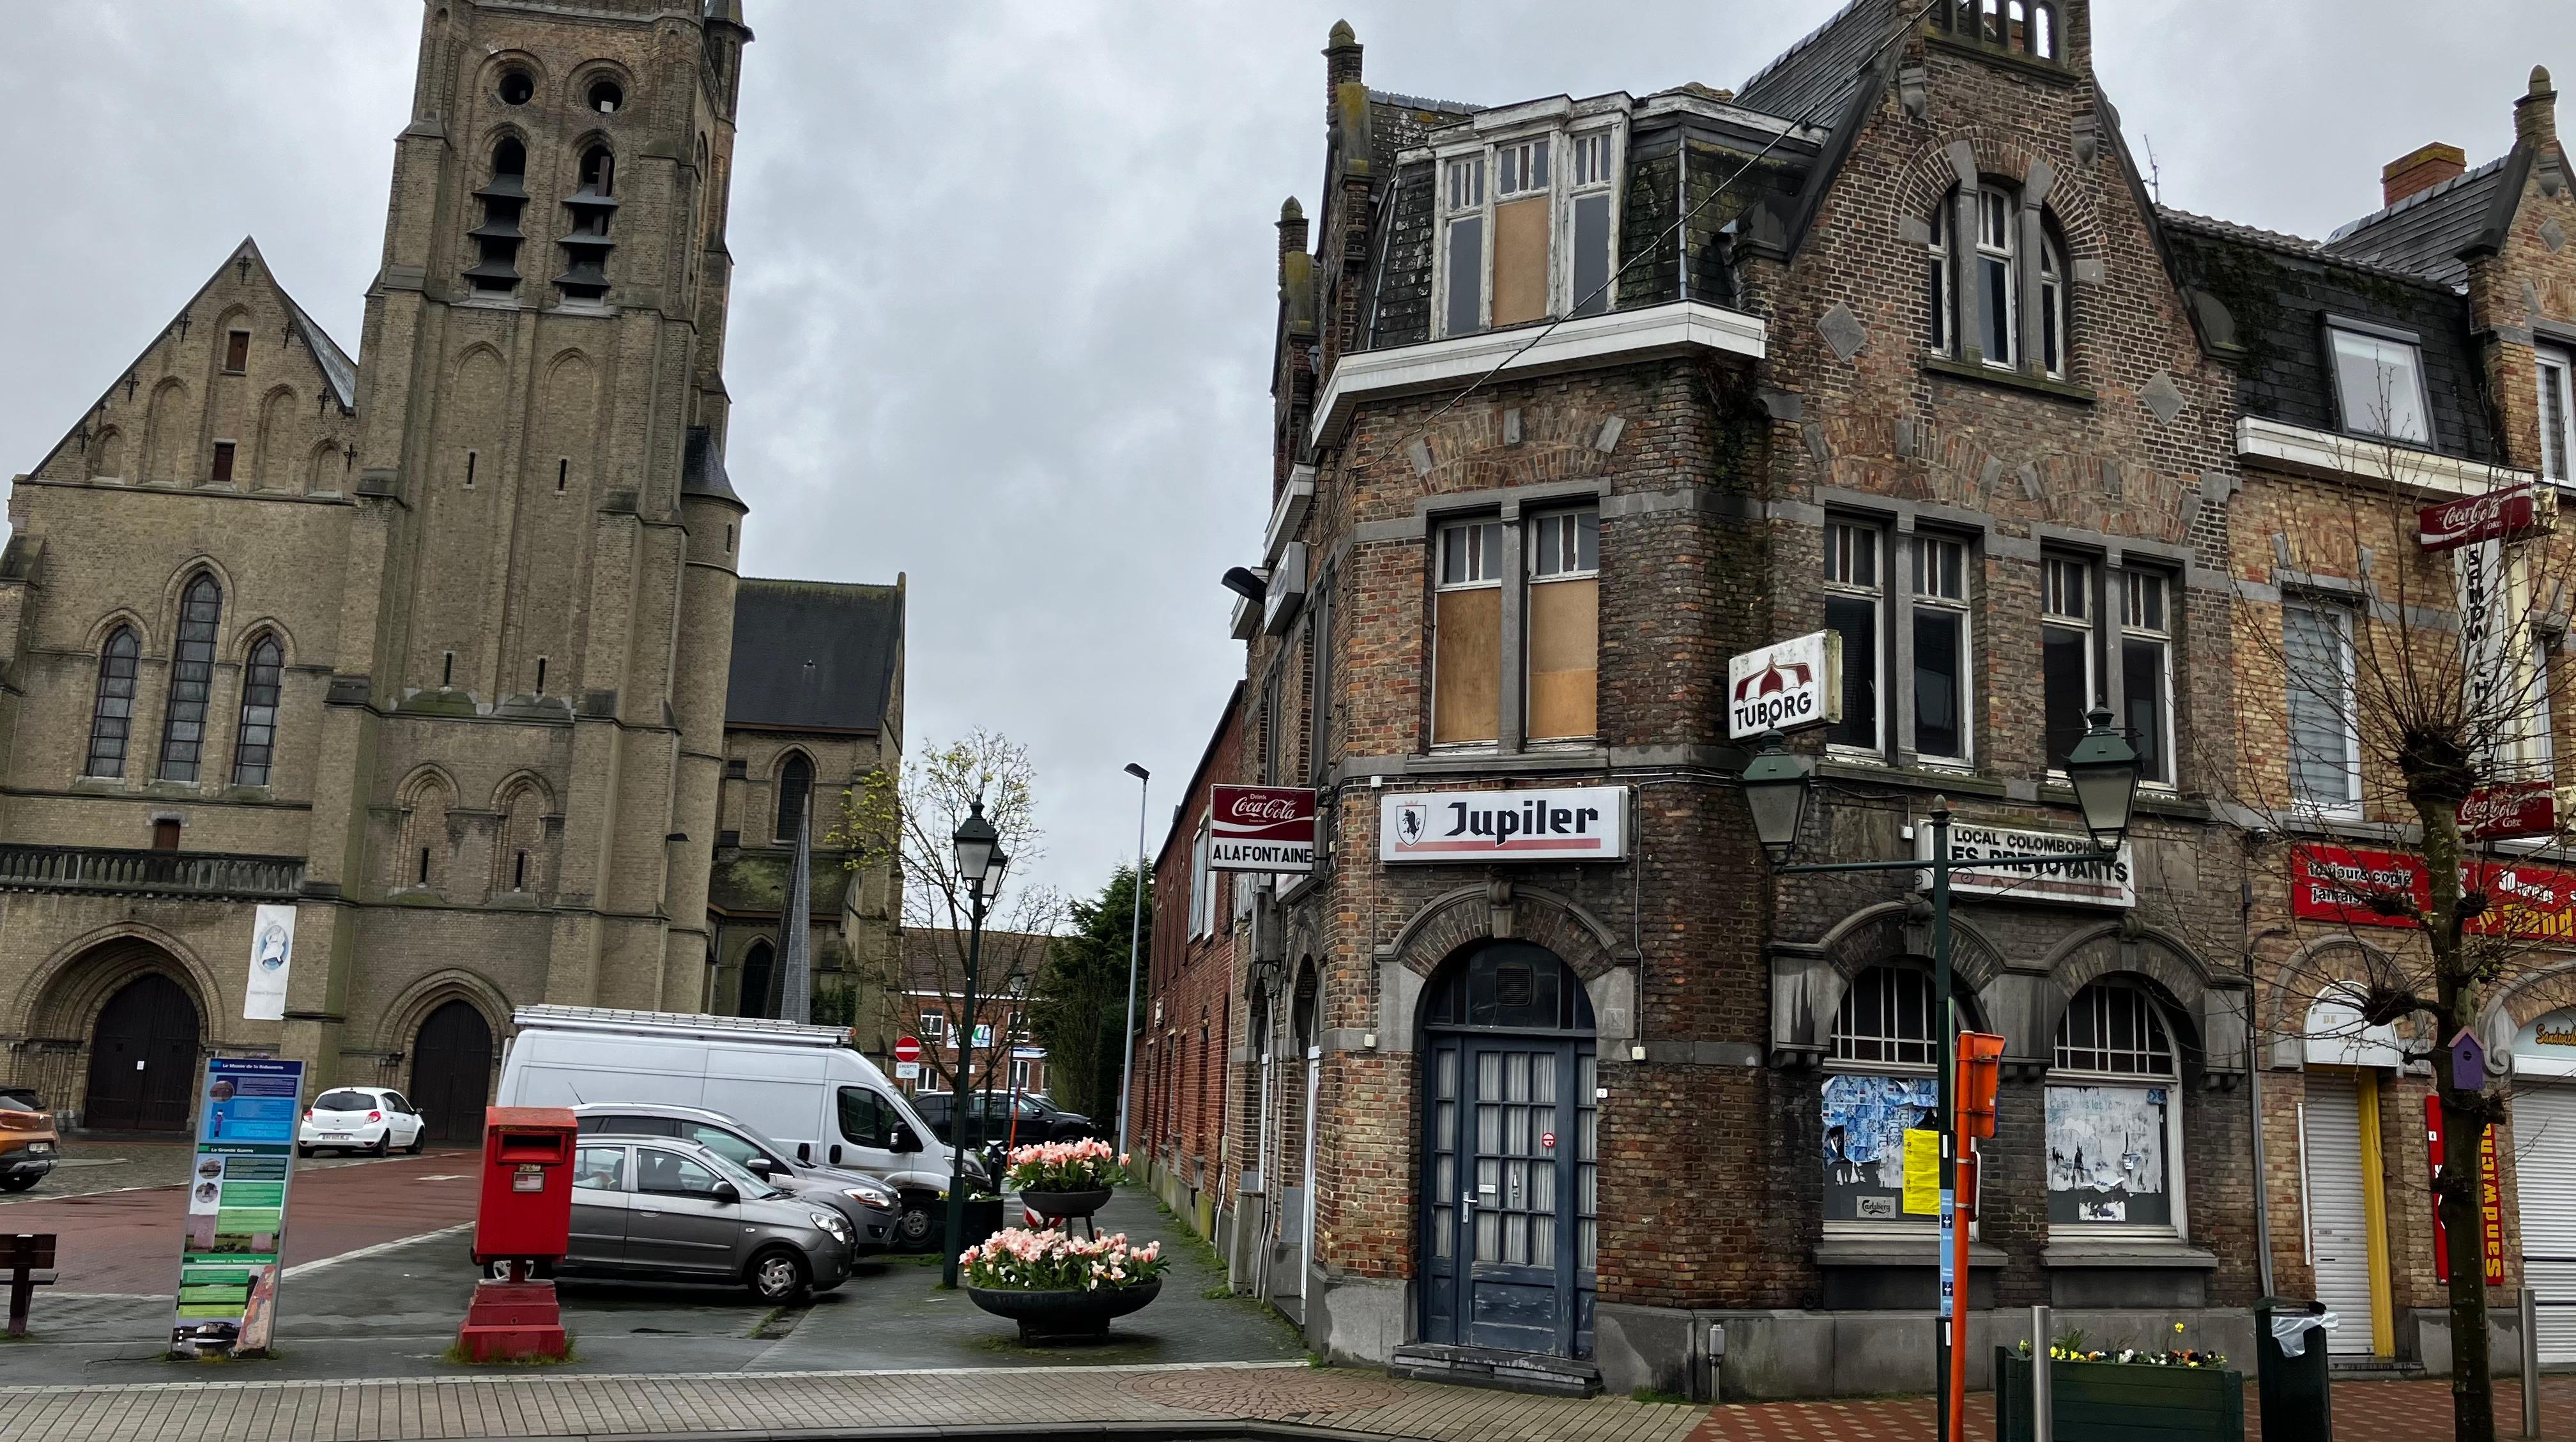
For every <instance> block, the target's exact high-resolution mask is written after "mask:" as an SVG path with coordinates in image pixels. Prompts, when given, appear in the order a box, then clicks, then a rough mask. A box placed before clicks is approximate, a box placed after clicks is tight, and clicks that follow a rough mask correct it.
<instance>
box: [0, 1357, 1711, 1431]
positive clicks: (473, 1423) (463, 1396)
mask: <svg viewBox="0 0 2576 1442" xmlns="http://www.w3.org/2000/svg"><path fill="white" fill-rule="evenodd" d="M1699 1420H1700V1411H1699V1409H1697V1408H1693V1407H1684V1406H1676V1405H1671V1404H1665V1403H1654V1402H1632V1401H1627V1400H1624V1399H1610V1398H1598V1397H1596V1398H1593V1399H1592V1400H1590V1401H1581V1402H1578V1401H1573V1400H1570V1399H1565V1398H1557V1397H1522V1396H1516V1395H1513V1394H1511V1393H1505V1392H1480V1391H1472V1390H1468V1389H1465V1388H1458V1387H1442V1386H1436V1385H1432V1384H1429V1383H1421V1382H1394V1381H1390V1380H1389V1379H1388V1378H1386V1377H1385V1376H1383V1375H1381V1374H1377V1373H1370V1372H1361V1371H1354V1370H1341V1369H1322V1368H1308V1367H1305V1366H1303V1365H1301V1364H1294V1363H1290V1364H1275V1363H1274V1364H1230V1365H1220V1366H1211V1367H1187V1368H1164V1369H1132V1368H1131V1369H1120V1368H1097V1367H1091V1368H1061V1369H1043V1370H1037V1371H1031V1370H1028V1369H1010V1370H997V1369H981V1370H976V1369H968V1370H957V1371H944V1372H800V1373H699V1374H694V1375H684V1376H665V1377H598V1376H589V1377H558V1376H548V1375H545V1374H542V1373H525V1372H522V1373H492V1374H487V1375H483V1376H476V1377H467V1378H455V1377H451V1378H441V1379H434V1380H423V1381H404V1382H309V1383H294V1382H289V1383H270V1382H253V1383H232V1382H213V1383H174V1384H164V1385H158V1386H145V1387H121V1388H79V1387H45V1388H38V1387H9V1388H0V1437H8V1438H10V1439H12V1442H107V1439H115V1442H378V1439H395V1438H402V1439H411V1438H424V1439H425V1438H442V1439H444V1438H476V1437H496V1438H497V1437H530V1438H535V1437H543V1438H550V1439H560V1438H566V1437H575V1436H580V1437H592V1438H610V1437H618V1436H652V1437H656V1438H669V1437H671V1436H672V1435H673V1434H687V1433H731V1434H735V1435H736V1436H737V1437H739V1436H741V1435H742V1434H746V1433H748V1434H752V1435H755V1436H756V1435H759V1434H763V1433H804V1434H807V1435H809V1436H814V1435H821V1436H834V1435H837V1436H848V1437H866V1436H869V1435H872V1434H897V1433H900V1434H901V1435H907V1436H920V1435H923V1434H924V1433H925V1432H926V1431H927V1430H928V1429H931V1428H940V1429H944V1430H946V1431H950V1432H953V1431H955V1430H958V1429H993V1430H997V1431H1014V1430H1027V1429H1037V1428H1046V1427H1065V1426H1071V1425H1075V1424H1081V1423H1129V1424H1149V1425H1150V1424H1159V1425H1160V1426H1161V1427H1164V1428H1170V1429H1173V1430H1170V1431H1163V1432H1160V1433H1159V1435H1162V1436H1165V1437H1175V1436H1179V1437H1186V1436H1188V1435H1190V1432H1189V1428H1191V1427H1192V1426H1194V1425H1199V1424H1207V1423H1211V1422H1218V1421H1267V1422H1290V1423H1311V1424H1313V1425H1316V1426H1320V1427H1325V1428H1329V1429H1332V1431H1333V1432H1334V1433H1335V1434H1338V1435H1343V1436H1358V1437H1389V1438H1415V1439H1426V1442H1683V1439H1685V1438H1687V1437H1689V1436H1690V1435H1691V1429H1692V1428H1693V1427H1694V1426H1695V1425H1697V1423H1698V1422H1699ZM905 1429H914V1430H909V1431H907V1430H905Z"/></svg>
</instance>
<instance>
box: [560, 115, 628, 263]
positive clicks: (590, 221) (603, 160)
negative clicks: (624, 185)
mask: <svg viewBox="0 0 2576 1442" xmlns="http://www.w3.org/2000/svg"><path fill="white" fill-rule="evenodd" d="M616 181H617V157H616V156H615V155H613V154H611V153H610V152H609V149H608V147H607V146H605V145H594V146H592V147H591V148H590V149H588V150H586V151H583V152H582V157H581V184H580V186H579V188H578V189H576V190H574V191H573V193H572V194H571V195H568V196H566V197H564V209H566V210H568V211H570V212H571V213H572V223H571V226H570V228H569V229H568V230H567V231H566V232H565V234H564V236H563V239H562V241H561V242H560V244H561V245H562V246H563V249H564V273H563V274H561V275H559V276H556V277H555V285H556V287H557V288H558V289H560V290H562V291H563V295H564V299H565V300H567V301H594V302H595V301H598V300H601V299H603V298H604V297H606V296H607V294H608V252H609V250H610V248H611V247H613V246H614V245H615V244H616V242H615V241H613V240H610V239H609V238H608V224H609V221H610V219H611V218H613V217H614V216H615V215H616V214H617V199H616V196H617V186H616Z"/></svg>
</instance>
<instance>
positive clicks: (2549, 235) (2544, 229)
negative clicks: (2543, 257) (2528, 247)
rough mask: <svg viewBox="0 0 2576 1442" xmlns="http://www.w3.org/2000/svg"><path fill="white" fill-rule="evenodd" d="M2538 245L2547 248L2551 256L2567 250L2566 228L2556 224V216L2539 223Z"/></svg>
mask: <svg viewBox="0 0 2576 1442" xmlns="http://www.w3.org/2000/svg"><path fill="white" fill-rule="evenodd" d="M2540 243H2541V244H2542V245H2545V246H2548V247H2549V253H2550V254H2551V255H2556V254H2557V253H2558V252H2560V251H2562V250H2564V249H2566V248H2567V227H2565V226H2563V225H2560V224H2559V223H2558V217H2557V216H2554V215H2553V216H2551V217H2549V218H2548V219H2547V220H2544V221H2542V222H2541V223H2540Z"/></svg>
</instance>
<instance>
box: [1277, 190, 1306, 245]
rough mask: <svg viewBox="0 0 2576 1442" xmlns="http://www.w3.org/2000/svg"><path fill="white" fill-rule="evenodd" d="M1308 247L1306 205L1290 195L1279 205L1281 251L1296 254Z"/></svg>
mask: <svg viewBox="0 0 2576 1442" xmlns="http://www.w3.org/2000/svg"><path fill="white" fill-rule="evenodd" d="M1305 248H1306V207H1304V206H1302V205H1299V204H1298V203H1297V197H1295V196H1293V195H1292V196H1290V197H1288V199H1287V200H1286V201H1284V202H1283V203H1281V205H1280V207H1279V253H1280V254H1281V255H1295V254H1297V253H1299V252H1301V251H1303V250H1304V249H1305Z"/></svg>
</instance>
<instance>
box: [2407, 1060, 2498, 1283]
mask: <svg viewBox="0 0 2576 1442" xmlns="http://www.w3.org/2000/svg"><path fill="white" fill-rule="evenodd" d="M2424 1153H2425V1158H2426V1160H2428V1161H2429V1162H2431V1163H2432V1172H2433V1180H2434V1182H2435V1183H2436V1184H2438V1183H2439V1182H2440V1181H2441V1180H2442V1098H2441V1097H2440V1096H2439V1095H2427V1096H2426V1097H2425V1098H2424ZM2449 1237H2450V1232H2449V1229H2447V1228H2445V1227H2444V1226H2443V1225H2442V1209H2441V1207H2440V1205H2439V1204H2436V1205H2435V1206H2434V1208H2433V1277H2434V1280H2436V1281H2442V1282H2447V1281H2449V1280H2451V1248H2450V1243H2449V1240H2448V1239H2449ZM2478 1250H2479V1254H2480V1256H2481V1258H2482V1259H2483V1261H2484V1264H2485V1265H2484V1267H2483V1270H2484V1271H2485V1272H2486V1277H2487V1285H2488V1286H2495V1285H2497V1284H2498V1283H2501V1282H2502V1281H2503V1280H2504V1187H2503V1184H2502V1183H2500V1182H2498V1181H2497V1180H2496V1145H2495V1128H2493V1127H2489V1128H2487V1131H2486V1135H2485V1137H2484V1138H2482V1139H2481V1140H2480V1143H2479V1146H2478Z"/></svg>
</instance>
